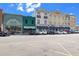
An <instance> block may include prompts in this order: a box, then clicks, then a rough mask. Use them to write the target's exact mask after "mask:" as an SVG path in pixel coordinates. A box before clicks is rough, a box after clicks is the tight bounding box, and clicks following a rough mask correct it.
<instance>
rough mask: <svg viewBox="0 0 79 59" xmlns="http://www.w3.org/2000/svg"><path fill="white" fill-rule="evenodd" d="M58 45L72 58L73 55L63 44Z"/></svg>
mask: <svg viewBox="0 0 79 59" xmlns="http://www.w3.org/2000/svg"><path fill="white" fill-rule="evenodd" d="M58 45H59V46H60V47H61V48H62V49H63V50H64V51H66V52H67V54H68V55H69V56H72V54H71V53H70V52H69V51H68V50H67V49H66V48H65V47H64V46H63V45H62V44H61V43H58Z"/></svg>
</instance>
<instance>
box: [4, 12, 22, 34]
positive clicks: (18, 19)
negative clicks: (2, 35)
mask: <svg viewBox="0 0 79 59" xmlns="http://www.w3.org/2000/svg"><path fill="white" fill-rule="evenodd" d="M3 25H4V26H3V27H4V31H10V32H13V31H14V32H20V33H22V31H23V29H22V26H23V17H22V15H16V14H6V13H5V14H4V15H3Z"/></svg>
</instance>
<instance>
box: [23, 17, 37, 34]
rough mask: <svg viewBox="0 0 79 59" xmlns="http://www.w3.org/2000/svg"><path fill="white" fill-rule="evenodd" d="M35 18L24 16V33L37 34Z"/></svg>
mask: <svg viewBox="0 0 79 59" xmlns="http://www.w3.org/2000/svg"><path fill="white" fill-rule="evenodd" d="M35 30H36V26H35V17H32V16H23V33H27V34H28V33H31V32H35Z"/></svg>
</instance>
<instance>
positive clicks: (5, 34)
mask: <svg viewBox="0 0 79 59" xmlns="http://www.w3.org/2000/svg"><path fill="white" fill-rule="evenodd" d="M9 35H10V34H9V33H7V32H0V36H9Z"/></svg>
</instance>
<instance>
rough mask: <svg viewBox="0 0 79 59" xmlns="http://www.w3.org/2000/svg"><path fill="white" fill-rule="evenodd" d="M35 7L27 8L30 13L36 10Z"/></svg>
mask: <svg viewBox="0 0 79 59" xmlns="http://www.w3.org/2000/svg"><path fill="white" fill-rule="evenodd" d="M34 10H35V9H34V8H27V9H26V11H27V12H28V13H29V12H32V11H34Z"/></svg>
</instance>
